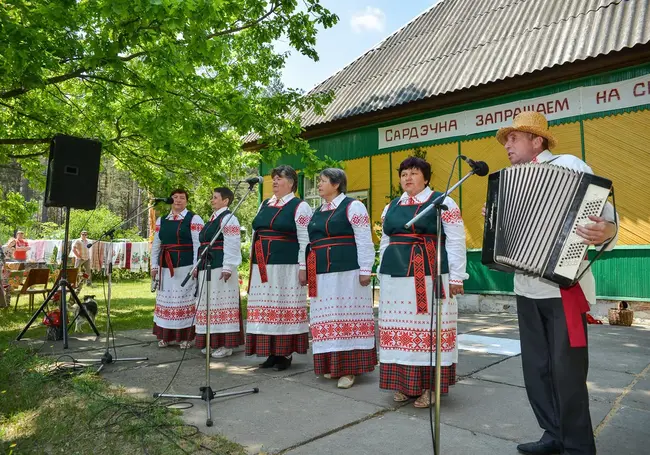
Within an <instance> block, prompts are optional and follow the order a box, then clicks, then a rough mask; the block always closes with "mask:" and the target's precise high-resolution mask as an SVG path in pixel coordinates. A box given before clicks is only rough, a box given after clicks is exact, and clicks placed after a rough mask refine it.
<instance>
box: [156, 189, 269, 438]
mask: <svg viewBox="0 0 650 455" xmlns="http://www.w3.org/2000/svg"><path fill="white" fill-rule="evenodd" d="M257 182H258V181H250V182H249V188H248V192H247V193H246V194H245V195H244V197H243V198H242V199H241V200H240V201H239V203H238V204H237V206H236V207H235V209H234V210H233V211H232V212H231V213H230V215H229V216H228V217H227V218H226V219H225V220H224V222H223V223H222V224H221V226H220V227H219V230H218V231H217V232H216V233H215V235H214V236H213V237H212V240H210V243H209V244H208V245H207V247H206V248H205V249H204V250H203V253H201V256H200V257H198V258H197V261H196V265H194V267H192V270H190V271H189V272H188V274H187V276H186V277H185V279H184V280H183V282H182V283H181V286H185V284H186V283H187V282H188V280H189V279H190V277H191V276H192V274H193V273H194V271H195V270H197V269H198V267H199V264H202V263H203V264H205V281H206V293H205V314H206V318H205V319H206V327H205V337H206V348H205V384H206V385H205V386H203V387H199V392H200V395H177V394H168V393H154V394H153V396H154V398H186V399H193V400H203V401H205V405H206V409H207V419H206V421H205V424H206V426H208V427H211V426H212V425H213V423H214V422H213V421H212V409H211V404H210V402H211V401H212V400H213V399H215V398H224V397H233V396H238V395H247V394H249V393H258V392H259V389H258V388H257V387H255V388H253V389H248V390H242V391H239V392H227V393H220V394H215V393H214V391H213V390H212V387H211V385H210V325H211V321H210V295H211V293H210V286H211V283H212V271H211V257H210V249H211V248H212V245H213V244H214V242H215V241H216V240H217V238H218V237H219V235H221V233H222V232H223V228H224V227H225V226H227V225H228V222H230V220H231V219H232V217H233V216H234V215H235V213H237V210H239V207H240V206H241V205H242V203H243V202H244V201H245V200H246V198H248V196H249V195H250V194H251V193H252V192H253V188H254V186H255V183H257ZM235 190H236V188H235ZM201 295H202V293H200V294H199V298H201ZM197 311H198V306H197Z"/></svg>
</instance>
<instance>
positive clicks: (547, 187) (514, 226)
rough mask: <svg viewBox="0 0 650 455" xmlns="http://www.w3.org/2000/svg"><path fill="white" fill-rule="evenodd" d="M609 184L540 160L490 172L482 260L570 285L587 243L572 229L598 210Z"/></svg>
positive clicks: (610, 186) (510, 269) (563, 284)
mask: <svg viewBox="0 0 650 455" xmlns="http://www.w3.org/2000/svg"><path fill="white" fill-rule="evenodd" d="M611 188H612V182H611V181H610V180H607V179H605V178H602V177H598V176H595V175H592V174H587V173H583V172H578V171H573V170H571V169H567V168H564V167H560V166H555V165H552V164H546V163H541V164H532V163H528V164H521V165H515V166H511V167H509V168H505V169H502V170H500V171H498V172H495V173H493V174H490V176H489V178H488V190H487V202H486V207H485V228H484V231H483V252H482V258H481V261H482V263H483V264H485V265H486V266H487V267H488V268H491V269H495V270H501V271H505V272H513V271H516V270H519V271H522V272H524V273H528V274H531V275H534V276H538V277H541V278H544V279H546V280H549V281H551V282H553V283H557V284H559V285H560V286H567V287H568V286H571V285H573V284H575V282H576V281H577V275H578V273H579V271H580V264H581V263H582V260H583V259H584V258H585V255H586V252H587V248H588V245H586V244H584V243H583V241H584V239H583V238H582V237H580V236H579V235H578V234H576V228H577V227H578V226H580V225H585V224H589V223H591V221H590V220H589V216H590V215H594V216H600V215H601V213H602V211H603V207H604V206H605V203H606V202H607V198H608V197H609V194H610V191H611Z"/></svg>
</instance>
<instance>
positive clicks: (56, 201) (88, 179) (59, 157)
mask: <svg viewBox="0 0 650 455" xmlns="http://www.w3.org/2000/svg"><path fill="white" fill-rule="evenodd" d="M101 152H102V144H101V142H99V141H94V140H92V139H83V138H79V137H73V136H66V135H63V134H57V135H56V136H54V138H52V142H51V143H50V158H49V160H48V163H47V182H46V184H45V202H44V204H45V206H46V207H69V208H73V209H85V210H91V209H94V208H95V206H96V205H97V183H98V181H99V162H100V157H101Z"/></svg>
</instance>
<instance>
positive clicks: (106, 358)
mask: <svg viewBox="0 0 650 455" xmlns="http://www.w3.org/2000/svg"><path fill="white" fill-rule="evenodd" d="M153 207H154V206H153V205H151V206H149V207H147V208H146V209H144V210H143V211H141V212H138V213H136V214H135V215H133V216H132V217H131V218H128V219H126V220H124V221H121V222H120V223H119V224H117V225H115V226H113V227H112V228H110V229H109V230H108V231H106V232H104V233H103V234H102V235H100V236H99V239H98V240H97V241H95V242H94V243H93V245H94V244H96V243H98V242H99V241H100V240H101V239H102V238H104V237H108V238H109V239H110V241H109V242H108V254H107V255H106V262H105V264H106V276H107V277H108V280H107V281H108V291H107V294H106V316H107V317H106V350H105V351H104V354H103V355H102V357H101V358H100V359H77V362H83V363H87V362H90V363H101V365H100V366H99V368H98V369H97V373H99V372H101V371H102V370H103V369H104V367H105V366H106V365H109V364H111V363H114V362H138V361H141V360H149V357H124V358H118V357H117V353H116V355H115V358H113V356H112V355H111V352H110V346H111V344H110V333H111V288H112V283H113V281H112V276H113V239H114V236H115V230H116V229H118V228H119V227H120V226H122V225H124V224H126V223H128V222H129V221H131V220H133V219H134V218H136V217H138V216H140V215H142V214H144V213H145V212H148V211H149V209H151V208H153Z"/></svg>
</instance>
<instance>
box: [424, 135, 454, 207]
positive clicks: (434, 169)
mask: <svg viewBox="0 0 650 455" xmlns="http://www.w3.org/2000/svg"><path fill="white" fill-rule="evenodd" d="M424 150H426V152H427V161H428V162H429V163H430V164H431V183H432V185H433V189H434V190H436V191H444V190H445V188H446V187H447V180H448V179H449V173H450V172H451V167H452V166H453V164H454V160H455V159H456V157H457V156H458V143H457V142H454V143H451V144H443V145H434V146H431V147H426V148H424ZM457 181H458V166H456V170H455V171H454V175H453V176H452V178H451V185H453V184H454V183H456V182H457ZM452 197H453V198H454V199H455V200H456V202H458V193H457V192H455V193H454V195H453V196H452Z"/></svg>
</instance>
